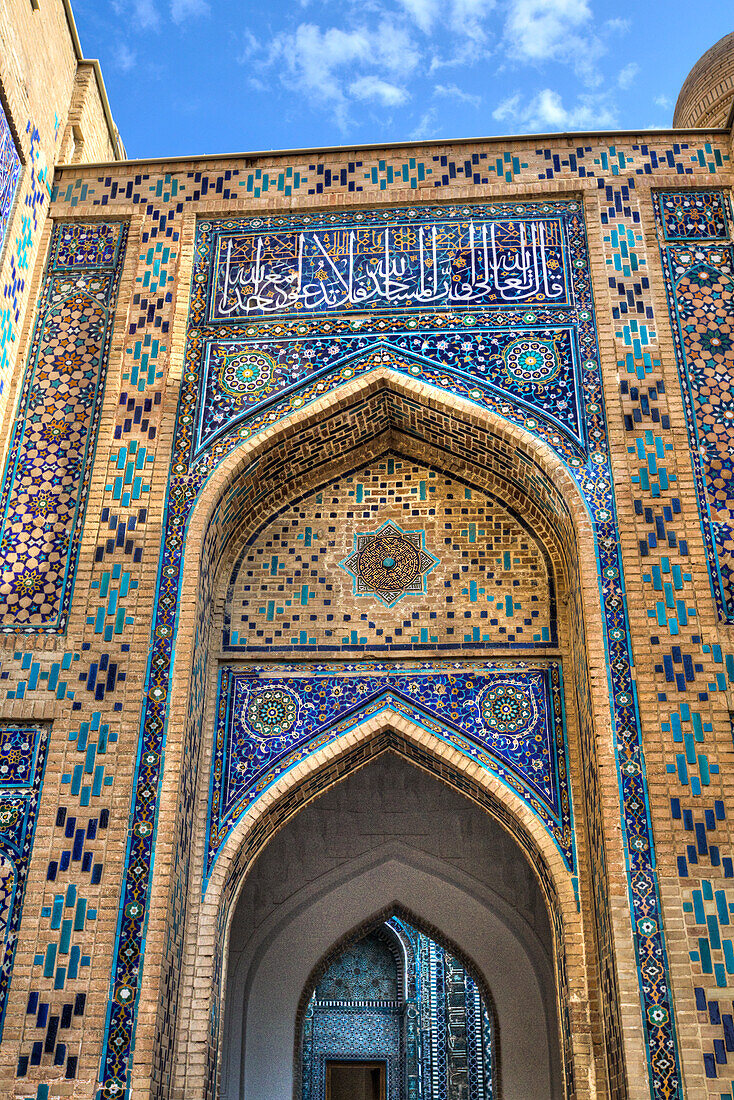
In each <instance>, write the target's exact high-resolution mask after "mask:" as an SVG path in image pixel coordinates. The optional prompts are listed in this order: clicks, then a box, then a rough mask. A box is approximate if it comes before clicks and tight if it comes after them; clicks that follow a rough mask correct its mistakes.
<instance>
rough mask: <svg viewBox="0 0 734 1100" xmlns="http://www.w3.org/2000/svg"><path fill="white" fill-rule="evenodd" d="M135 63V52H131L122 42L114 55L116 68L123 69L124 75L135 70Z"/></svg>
mask: <svg viewBox="0 0 734 1100" xmlns="http://www.w3.org/2000/svg"><path fill="white" fill-rule="evenodd" d="M135 61H136V55H135V51H134V50H131V49H130V47H129V46H127V45H126V44H125V43H124V42H121V43H120V44H119V46H118V47H117V49H116V50H115V54H114V63H115V66H116V68H118V69H121V70H122V72H123V73H129V72H130V70H131V69H134V68H135Z"/></svg>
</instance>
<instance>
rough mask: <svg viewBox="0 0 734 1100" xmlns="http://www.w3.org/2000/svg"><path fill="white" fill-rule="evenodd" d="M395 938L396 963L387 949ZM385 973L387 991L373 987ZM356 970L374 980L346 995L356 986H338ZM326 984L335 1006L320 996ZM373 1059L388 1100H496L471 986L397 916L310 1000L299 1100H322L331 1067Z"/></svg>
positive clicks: (486, 1033) (355, 949) (347, 956)
mask: <svg viewBox="0 0 734 1100" xmlns="http://www.w3.org/2000/svg"><path fill="white" fill-rule="evenodd" d="M391 935H394V936H395V937H396V941H397V942H396V944H395V948H396V954H395V957H393V956H392V955H391V954H390V952H389V950H388V947H387V944H386V943H385V939H386V938H387V936H391ZM375 961H377V963H378V965H377V966H375V965H374V963H375ZM386 963H388V964H392V965H391V969H392V982H391V983H390V982H388V981H385V979H384V978H383V979H382V980H381V981H379V980H378V978H379V977H380V976H382V974H383V973H384V971H385V969H386ZM355 969H356V970H358V971H359V973H360V975H363V976H364V977H366V978H369V976H370V975H371V974H373V973H374V976H375V977H374V981H373V982H372V983H371V984H370V983H369V981H368V982H367V983H366V984H367V988H366V990H364V991H363V990H362V989H359V990H358V991H357V992H356V993H355V992H354V991H353V990H352V988H349V986H353V985H354V982H353V981H352V982H351V983H347V986H346V987H345V982H344V980H343V978H344V975H345V973H346V974H350V975H351V973H352V972H353V971H354V970H355ZM402 970H404V971H405V975H404V985H405V990H404V991H403V992H402V993H401V995H399V994H398V989H397V988H396V987H397V986H398V985H400V984H403V983H402V982H401V981H400V978H402V977H403V975H402V974H400V972H401V971H402ZM324 984H326V986H327V987H328V990H327V992H328V993H331V992H338V993H339V996H338V997H336V996H334V997H332V996H330V995H325V993H324V990H323V989H322V986H323V985H324ZM390 984H391V985H392V987H393V990H392V995H391V996H385V997H382V996H379V997H378V996H376V995H375V992H374V991H373V988H372V986H374V985H379V987H380V988H379V990H378V992H383V989H382V987H383V986H385V987H387V986H388V985H390ZM360 985H365V981H364V980H363V981H362V982H361V983H360ZM335 986H336V987H338V988H336V989H334V987H335ZM384 991H385V992H387V988H385V990H384ZM363 993H364V995H360V994H363ZM369 1059H374V1060H376V1061H384V1062H385V1063H386V1070H387V1074H386V1075H387V1082H386V1084H387V1097H388V1098H389V1100H491V1098H492V1096H493V1095H494V1091H493V1077H492V1068H493V1051H492V1033H491V1022H490V1016H489V1012H488V1009H487V1006H486V1004H485V1003H484V999H483V997H482V995H481V993H480V991H479V989H478V987H477V985H476V983H475V982H474V980H473V978H472V976H471V975H470V974H469V973H468V971H467V970H466V969H465V967H464V966H463V965H462V963H461V962H459V960H458V959H455V958H454V957H453V956H452V955H451V954H450V953H449V952H448V951H447V950H446V949H445V948H444V947H443V946H442V945H441V944H439V943H437V942H436V941H435V940H433V939H431V937H430V936H428V935H426V934H425V933H423V932H419V931H418V930H417V929H415V928H413V927H412V926H411V925H410V924H409V923H408V922H407V921H406V920H405V919H403V918H400V917H397V916H394V917H391V918H390V920H389V921H387V922H386V923H385V925H383V926H381V927H380V928H379V929H377V930H376V931H375V932H372V933H369V934H368V935H366V936H364V937H363V938H361V939H359V940H357V941H356V942H355V943H353V944H352V945H351V946H349V947H347V948H346V950H345V951H344V953H343V954H341V955H338V956H337V958H336V960H335V961H334V962H333V963H332V964H331V966H330V967H329V969H328V970H327V972H326V973H325V974H324V975H323V977H322V978H321V980H320V982H319V985H318V986H317V988H316V991H315V993H314V994H313V995H312V998H311V1000H310V1001H309V1004H308V1007H307V1009H306V1012H305V1016H304V1021H303V1041H302V1054H301V1077H302V1082H303V1087H302V1097H303V1100H320V1098H321V1097H323V1095H324V1088H325V1077H326V1063H327V1062H328V1061H332V1060H333V1061H339V1060H343V1061H352V1060H369Z"/></svg>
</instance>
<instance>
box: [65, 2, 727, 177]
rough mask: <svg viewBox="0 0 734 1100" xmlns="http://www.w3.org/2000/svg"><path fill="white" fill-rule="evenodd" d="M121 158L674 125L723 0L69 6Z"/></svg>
mask: <svg viewBox="0 0 734 1100" xmlns="http://www.w3.org/2000/svg"><path fill="white" fill-rule="evenodd" d="M74 12H75V15H76V20H77V26H78V29H79V34H80V37H81V40H82V46H83V48H84V52H85V54H86V56H87V57H99V59H100V61H101V63H102V68H103V72H104V76H105V81H106V83H107V89H108V93H109V98H110V102H111V105H112V111H113V114H114V116H115V119H116V121H117V124H118V126H119V128H120V133H121V135H122V138H123V141H124V142H125V144H126V147H127V151H128V155H129V156H130V157H152V156H168V155H171V156H173V155H185V154H192V155H194V154H197V155H203V154H206V153H227V152H238V151H245V150H257V149H278V148H292V147H297V146H298V147H300V146H321V145H345V144H365V143H372V142H383V141H385V142H387V141H405V140H412V139H422V138H439V139H440V138H455V137H473V136H482V135H495V134H496V135H501V134H517V133H534V132H535V133H537V132H547V131H552V130H583V129H610V128H615V129H616V128H619V129H628V128H635V127H644V128H648V127H661V126H662V127H664V126H668V125H670V123H671V121H672V116H673V107H674V105H675V100H676V97H677V95H678V91H679V90H680V86H681V84H682V82H683V80H684V78H685V76H686V74H687V72H688V70H689V69H690V67H691V65H692V64H693V63H694V62H695V61H696V59H697V58H698V57H699V56H700V55H701V54H702V53H703V52H704V51H705V50H706V49H708V47H709V46H711V45H713V43H714V42H715V41H717V40H718V39H719V38H721V37H722V35H724V34H727V33H728V32H729V31H732V30H734V9H733V8H732V0H699V3H698V4H693V3H691V0H647V2H642V0H620V2H619V3H616V4H613V3H611V2H607V0H74Z"/></svg>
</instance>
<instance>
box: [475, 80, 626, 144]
mask: <svg viewBox="0 0 734 1100" xmlns="http://www.w3.org/2000/svg"><path fill="white" fill-rule="evenodd" d="M492 117H493V118H495V119H496V120H497V121H499V122H506V121H512V122H516V123H517V124H518V125H519V127H520V129H521V131H522V132H524V133H542V132H544V131H550V130H605V129H610V128H612V127H614V126H616V125H617V113H616V110H615V108H614V105H613V104H612V103H610V102H609V99H608V97H606V96H601V95H582V96H579V97H578V98H577V100H576V103H575V105H574V106H572V107H565V106H564V104H563V100H562V99H561V97H560V95H559V94H558V92H556V91H553V90H552V89H551V88H544V89H543V91H542V92H538V94H537V95H536V96H534V97H533V99H531V100H530V101H529V102H528V103H526V104H523V101H522V97H521V95H520V93H519V92H518V93H516V94H515V95H513V96H509V97H508V98H507V99H505V100H503V101H502V103H500V104H499V105H498V106H497V107H496V108H495V110H494V111H493V112H492Z"/></svg>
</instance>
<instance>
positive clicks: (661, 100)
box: [653, 95, 673, 110]
mask: <svg viewBox="0 0 734 1100" xmlns="http://www.w3.org/2000/svg"><path fill="white" fill-rule="evenodd" d="M653 103H654V104H655V106H656V107H662V108H663V110H668V109H669V108H670V107H672V106H673V100H672V99H669V98H668V96H666V95H656V96H655V98H654V99H653Z"/></svg>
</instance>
